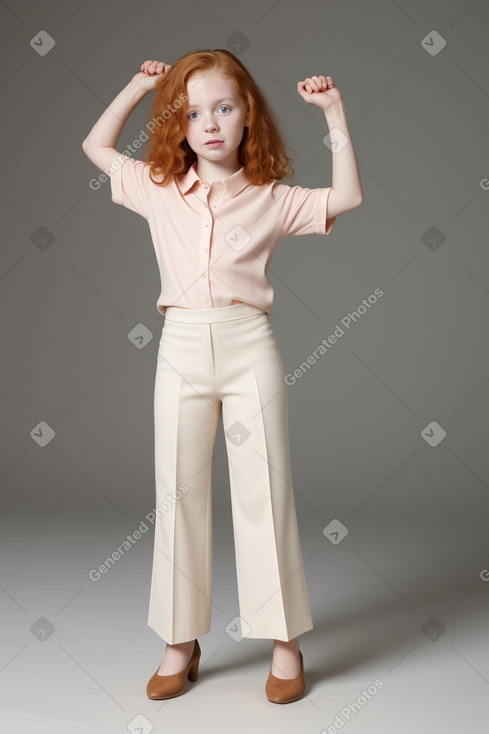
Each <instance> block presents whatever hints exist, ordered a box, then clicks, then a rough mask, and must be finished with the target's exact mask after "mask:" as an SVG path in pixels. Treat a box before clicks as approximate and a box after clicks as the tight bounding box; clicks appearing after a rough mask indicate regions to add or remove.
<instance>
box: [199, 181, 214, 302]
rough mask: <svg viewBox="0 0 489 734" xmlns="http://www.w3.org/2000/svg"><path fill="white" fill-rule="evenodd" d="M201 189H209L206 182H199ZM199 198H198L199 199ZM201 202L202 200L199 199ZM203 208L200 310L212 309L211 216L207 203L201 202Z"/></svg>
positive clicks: (200, 252) (200, 256) (200, 257)
mask: <svg viewBox="0 0 489 734" xmlns="http://www.w3.org/2000/svg"><path fill="white" fill-rule="evenodd" d="M200 185H201V187H202V188H203V189H204V190H205V191H206V192H207V193H206V198H207V197H208V192H209V189H210V186H209V184H208V183H207V181H202V180H201V181H200ZM199 198H200V197H199ZM201 201H202V199H201ZM202 204H203V208H205V209H206V210H207V211H205V212H203V216H202V227H201V234H200V247H199V272H200V273H201V277H200V279H199V300H200V306H201V308H212V297H211V287H210V279H209V259H210V250H211V236H212V223H213V220H212V214H211V213H210V211H209V206H208V204H207V201H202Z"/></svg>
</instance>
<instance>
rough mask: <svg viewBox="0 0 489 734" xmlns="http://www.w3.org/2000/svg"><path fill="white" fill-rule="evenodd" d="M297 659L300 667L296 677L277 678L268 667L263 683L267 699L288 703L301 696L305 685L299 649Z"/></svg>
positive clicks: (273, 701) (302, 662) (302, 661)
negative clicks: (265, 680) (265, 679)
mask: <svg viewBox="0 0 489 734" xmlns="http://www.w3.org/2000/svg"><path fill="white" fill-rule="evenodd" d="M299 660H300V665H301V668H300V672H299V675H298V676H297V677H296V678H277V677H276V676H275V675H272V670H271V669H270V672H269V674H268V679H267V682H266V685H265V693H266V696H267V698H268V700H269V701H271V702H272V703H290V702H291V701H297V700H298V699H299V698H302V696H303V694H304V691H305V690H306V686H305V683H304V660H303V657H302V652H301V651H300V650H299Z"/></svg>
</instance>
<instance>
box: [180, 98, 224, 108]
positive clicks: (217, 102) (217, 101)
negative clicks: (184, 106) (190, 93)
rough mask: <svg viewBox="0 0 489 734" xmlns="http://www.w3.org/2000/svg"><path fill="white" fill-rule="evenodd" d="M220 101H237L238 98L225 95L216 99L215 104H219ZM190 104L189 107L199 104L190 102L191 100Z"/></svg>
mask: <svg viewBox="0 0 489 734" xmlns="http://www.w3.org/2000/svg"><path fill="white" fill-rule="evenodd" d="M220 102H236V100H235V99H233V98H232V97H223V98H222V99H216V101H215V102H214V104H219V103H220ZM188 106H189V107H198V106H199V105H198V104H190V102H189V104H188Z"/></svg>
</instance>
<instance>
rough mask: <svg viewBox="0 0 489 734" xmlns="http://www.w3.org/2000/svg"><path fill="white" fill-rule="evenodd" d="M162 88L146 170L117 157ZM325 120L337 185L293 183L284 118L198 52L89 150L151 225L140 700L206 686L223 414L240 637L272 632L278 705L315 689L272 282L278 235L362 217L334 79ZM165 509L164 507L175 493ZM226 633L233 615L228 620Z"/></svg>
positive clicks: (313, 94) (141, 84)
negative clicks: (155, 343) (153, 290)
mask: <svg viewBox="0 0 489 734" xmlns="http://www.w3.org/2000/svg"><path fill="white" fill-rule="evenodd" d="M151 90H155V96H154V100H153V104H152V108H151V112H150V120H149V121H148V124H147V128H148V129H149V130H150V131H151V134H150V136H149V146H148V149H147V151H146V153H145V155H144V160H135V159H134V158H132V157H128V156H121V155H120V154H119V153H118V151H117V150H116V148H115V145H116V144H117V140H118V138H119V135H120V133H121V130H122V127H123V125H124V123H125V121H126V120H127V118H128V116H129V114H130V113H131V111H132V110H133V109H134V107H135V106H136V105H137V104H138V103H139V102H140V101H141V99H143V97H144V96H145V95H146V94H147V93H148V92H150V91H151ZM297 91H298V93H299V94H300V95H301V96H302V98H303V99H304V101H305V102H307V103H309V104H313V105H316V106H317V107H319V108H320V109H322V110H323V111H324V113H325V118H326V122H327V124H328V126H329V129H330V145H331V150H332V155H333V175H332V179H333V181H332V183H333V185H332V186H331V187H327V188H317V189H307V188H301V187H300V186H289V185H288V184H284V183H279V180H280V179H282V178H285V177H286V176H288V175H289V176H290V175H291V174H293V170H292V168H291V167H290V159H289V158H288V157H287V156H286V154H285V152H284V145H283V142H282V137H281V134H280V132H279V127H278V123H277V122H276V121H275V118H274V115H273V112H272V111H271V109H270V107H269V105H268V103H267V101H266V99H265V97H264V95H263V93H262V92H261V91H260V89H259V88H258V86H257V85H256V83H255V82H254V80H253V78H252V77H251V75H250V74H249V72H248V71H247V69H246V68H245V67H244V65H243V64H242V62H241V61H240V60H239V59H238V58H236V56H234V55H233V54H232V53H230V52H229V51H226V50H222V49H218V50H214V51H211V50H197V51H192V52H190V53H187V54H185V55H184V56H182V57H181V58H180V59H179V60H178V61H176V62H175V63H174V64H173V65H171V66H170V65H168V64H165V63H163V62H161V61H145V62H144V63H143V64H142V66H141V72H140V73H138V74H136V75H135V76H134V77H133V79H132V80H131V81H130V82H129V84H128V85H127V86H126V87H125V88H124V89H123V90H122V92H121V93H120V94H119V95H118V96H117V97H116V98H115V99H114V101H113V102H112V104H111V105H110V107H109V108H108V109H107V110H106V111H105V112H104V113H103V115H102V116H101V117H100V119H99V120H98V122H97V123H96V124H95V125H94V127H93V128H92V130H91V131H90V133H89V135H88V137H87V138H86V139H85V140H84V142H83V150H84V151H85V153H86V155H87V156H88V157H89V158H90V160H91V161H92V162H93V163H94V164H95V165H96V166H98V167H99V168H101V169H102V170H104V171H106V172H107V173H108V174H109V175H110V177H111V178H110V180H111V192H112V200H113V201H114V202H115V203H117V204H120V205H122V206H125V207H127V208H129V209H131V210H132V211H134V212H136V213H138V214H140V215H141V216H143V217H145V218H146V219H147V220H148V224H149V226H150V230H151V235H152V238H153V244H154V247H155V253H156V258H157V262H158V266H159V270H160V276H161V285H162V288H161V293H160V296H159V298H158V301H157V308H158V310H159V311H160V312H161V313H163V314H165V323H164V326H163V329H162V333H161V339H160V344H159V351H158V357H157V367H156V379H155V392H154V425H155V479H156V508H157V509H158V508H160V512H157V519H156V521H155V538H154V556H153V569H152V580H151V592H150V604H149V614H148V625H149V626H150V627H151V628H152V629H153V630H155V632H156V633H157V634H158V635H159V636H160V637H161V638H162V639H165V640H166V650H165V656H164V659H163V661H162V663H161V665H160V666H159V668H158V669H157V670H156V671H155V673H154V675H153V676H152V677H151V679H150V680H149V682H148V685H147V689H146V690H147V695H148V697H149V698H153V699H163V698H171V697H173V696H176V695H178V694H179V693H182V691H183V689H184V686H185V682H186V679H187V678H189V679H190V680H192V681H195V680H197V677H198V665H199V660H200V654H201V651H200V646H199V643H198V640H197V637H198V636H200V635H203V634H206V633H207V632H209V631H210V622H211V604H212V601H211V599H212V593H211V585H212V565H211V564H212V505H211V460H212V450H213V445H214V439H215V434H216V429H217V425H218V420H219V416H220V415H221V412H222V419H223V428H224V432H225V436H226V448H227V454H228V463H229V472H230V485H231V503H232V504H231V506H232V516H233V529H234V540H235V551H236V570H237V583H238V594H239V610H240V626H241V634H242V636H243V637H251V638H253V637H254V638H256V637H259V638H272V639H273V640H274V649H273V662H272V665H271V668H270V671H269V675H268V680H267V682H266V686H265V692H266V696H267V698H268V700H269V701H272V702H274V703H286V702H290V701H295V700H297V699H298V698H300V697H301V696H302V695H303V693H304V690H305V685H304V669H303V658H302V652H301V651H300V650H299V641H298V636H299V635H300V634H302V633H303V632H306V631H308V630H310V629H312V628H313V624H312V619H311V612H310V608H309V600H308V596H307V590H306V585H305V577H304V569H303V561H302V555H301V548H300V542H299V534H298V527H297V519H296V510H295V504H294V497H293V488H292V476H291V467H290V454H289V433H288V430H289V429H288V393H287V387H286V385H285V382H284V365H283V362H282V358H281V355H280V350H279V347H278V344H277V341H276V339H275V336H274V333H273V330H272V326H271V323H270V317H269V314H270V311H271V308H272V302H273V287H272V285H271V283H270V281H269V280H268V278H267V277H266V272H267V269H268V265H269V263H270V261H271V259H272V256H273V254H274V251H275V248H276V246H277V244H278V242H279V241H280V240H281V239H282V238H283V237H285V236H289V235H303V234H313V233H316V234H329V233H330V231H331V228H332V226H333V224H334V221H335V218H336V217H337V216H338V215H339V214H342V213H344V212H347V211H349V210H351V209H354V208H356V207H358V206H360V205H361V203H362V201H363V193H362V187H361V183H360V177H359V172H358V165H357V161H356V157H355V152H354V149H353V144H352V141H351V136H350V132H349V129H348V125H347V121H346V116H345V110H344V106H343V100H342V96H341V93H340V91H339V90H338V89H337V88H336V87H335V85H334V83H333V80H332V78H331V76H327V77H324V76H313V77H308V78H306V79H305V81H302V82H299V83H298V85H297ZM169 497H170V498H171V501H169V500H168V498H169ZM227 624H229V633H230V634H232V632H233V630H234V629H235V620H227Z"/></svg>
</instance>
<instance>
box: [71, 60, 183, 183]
mask: <svg viewBox="0 0 489 734" xmlns="http://www.w3.org/2000/svg"><path fill="white" fill-rule="evenodd" d="M169 68H170V65H169V64H165V63H164V62H163V61H145V62H144V63H143V64H141V72H139V73H138V74H136V75H135V76H134V77H133V78H132V79H131V81H130V82H129V84H128V85H127V86H126V87H124V89H123V90H122V91H121V92H119V94H118V95H117V97H116V98H115V99H114V100H113V101H112V102H111V103H110V105H109V106H108V107H107V109H106V110H105V112H104V113H103V114H102V115H101V117H100V118H99V119H98V120H97V122H96V123H95V125H94V126H93V127H92V129H91V130H90V132H89V133H88V135H87V137H86V138H85V140H84V141H83V143H82V148H83V151H84V153H85V154H86V155H87V157H88V158H90V160H91V161H92V163H94V164H95V165H96V166H97V167H98V168H100V169H101V170H102V171H106V169H110V167H111V164H112V162H113V161H114V159H115V158H119V157H120V156H121V155H122V154H121V153H119V151H118V150H117V149H116V147H115V146H116V144H117V140H118V139H119V135H120V134H121V131H122V128H123V127H124V125H125V124H126V121H127V118H128V117H129V115H130V114H131V112H132V111H133V109H134V108H135V107H137V105H138V104H139V102H140V101H141V100H142V99H143V97H145V96H146V94H147V93H148V92H150V91H151V90H152V89H154V88H155V86H156V84H158V83H159V80H160V79H161V77H162V75H164V74H165V73H166V72H167V71H168V69H169Z"/></svg>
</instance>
